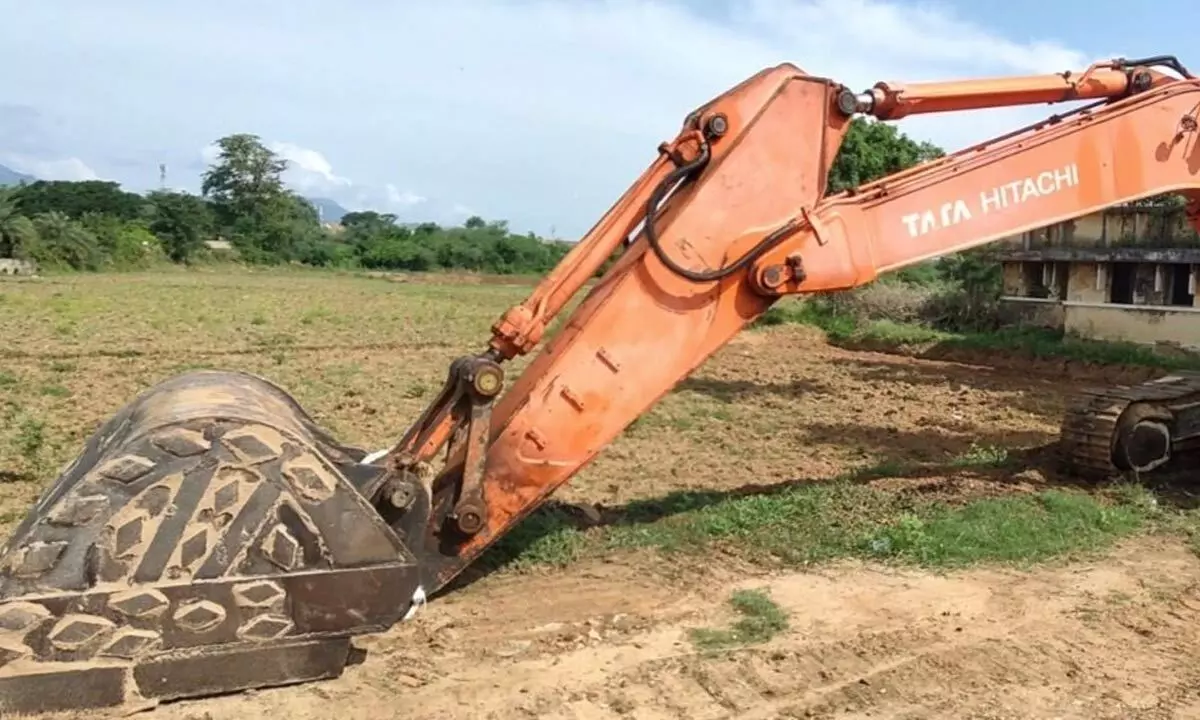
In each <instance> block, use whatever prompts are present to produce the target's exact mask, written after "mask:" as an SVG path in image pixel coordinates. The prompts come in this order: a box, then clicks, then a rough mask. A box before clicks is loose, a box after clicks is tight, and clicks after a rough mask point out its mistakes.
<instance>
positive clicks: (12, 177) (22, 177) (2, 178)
mask: <svg viewBox="0 0 1200 720" xmlns="http://www.w3.org/2000/svg"><path fill="white" fill-rule="evenodd" d="M34 180H37V178H35V177H34V176H32V175H26V174H25V173H19V172H17V171H16V170H13V169H12V168H6V167H4V166H3V165H0V185H16V184H18V183H20V182H22V181H24V182H33V181H34Z"/></svg>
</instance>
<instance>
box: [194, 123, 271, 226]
mask: <svg viewBox="0 0 1200 720" xmlns="http://www.w3.org/2000/svg"><path fill="white" fill-rule="evenodd" d="M216 145H217V151H218V152H217V158H216V160H215V161H214V162H213V163H212V164H211V165H210V166H209V167H208V169H207V170H205V171H204V175H203V178H202V181H201V185H200V192H201V194H203V195H204V197H206V198H208V199H210V200H211V201H212V203H213V206H214V209H216V210H217V214H218V215H219V216H220V220H221V221H222V224H230V223H231V222H232V221H233V219H234V218H236V217H238V216H245V215H253V214H255V212H256V211H257V210H259V209H261V206H262V205H263V204H264V203H267V202H271V201H273V200H276V199H278V198H279V196H281V195H283V194H284V192H285V190H284V187H283V179H282V175H283V172H284V171H285V170H287V161H286V160H284V159H282V158H280V157H278V156H276V155H275V153H273V152H271V150H270V149H269V148H267V147H266V146H265V145H263V143H262V140H261V139H260V138H259V137H258V136H257V135H251V134H249V133H238V134H235V135H227V136H225V137H223V138H221V139H219V140H217V142H216Z"/></svg>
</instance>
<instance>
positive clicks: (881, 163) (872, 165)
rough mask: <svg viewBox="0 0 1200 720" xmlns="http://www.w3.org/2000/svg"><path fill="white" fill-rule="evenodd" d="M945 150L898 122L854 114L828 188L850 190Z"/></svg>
mask: <svg viewBox="0 0 1200 720" xmlns="http://www.w3.org/2000/svg"><path fill="white" fill-rule="evenodd" d="M945 154H946V153H945V151H943V150H942V149H941V148H939V147H937V146H936V145H933V144H931V143H927V142H917V141H916V140H913V139H912V138H910V137H908V136H907V135H905V134H904V133H902V132H900V131H899V130H898V129H897V128H896V126H895V125H892V124H889V123H886V122H879V121H876V120H865V119H863V118H854V119H853V120H851V121H850V129H849V130H847V131H846V137H845V139H844V140H843V141H842V147H841V149H840V150H838V154H837V158H836V159H835V160H834V162H833V167H832V168H831V169H830V171H829V192H830V193H837V192H842V191H843V190H849V189H851V188H854V187H858V186H859V185H862V184H864V183H869V182H871V181H873V180H878V179H879V178H882V177H884V176H886V175H891V174H892V173H895V172H900V171H901V170H907V169H908V168H910V167H913V166H914V165H917V164H918V163H923V162H927V161H929V160H933V159H935V158H939V157H942V156H943V155H945Z"/></svg>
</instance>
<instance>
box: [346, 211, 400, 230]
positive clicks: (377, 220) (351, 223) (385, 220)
mask: <svg viewBox="0 0 1200 720" xmlns="http://www.w3.org/2000/svg"><path fill="white" fill-rule="evenodd" d="M395 224H396V216H395V215H393V214H392V213H378V212H375V211H374V210H360V211H355V212H348V213H346V214H345V215H343V216H342V227H344V228H347V229H350V228H355V229H364V230H383V229H386V228H389V227H391V226H393V225H395Z"/></svg>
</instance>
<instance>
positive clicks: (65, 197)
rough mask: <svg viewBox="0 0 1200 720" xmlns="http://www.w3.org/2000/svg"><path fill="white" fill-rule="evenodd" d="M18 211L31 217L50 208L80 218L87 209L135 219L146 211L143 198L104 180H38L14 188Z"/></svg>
mask: <svg viewBox="0 0 1200 720" xmlns="http://www.w3.org/2000/svg"><path fill="white" fill-rule="evenodd" d="M13 197H14V201H15V202H16V209H17V212H19V213H20V214H22V215H24V216H26V217H34V216H36V215H44V214H46V213H50V212H57V213H62V214H63V215H66V216H67V217H69V218H71V219H72V220H81V219H83V216H84V215H87V214H89V213H93V214H104V215H111V216H113V217H117V218H120V219H121V220H136V219H138V218H139V217H141V216H142V214H143V213H144V211H145V205H146V200H145V198H143V197H142V196H141V195H138V194H137V193H131V192H127V191H125V190H122V189H121V186H120V184H118V183H115V182H109V181H106V180H84V181H81V182H71V181H66V180H38V181H36V182H33V183H30V184H28V185H22V186H20V187H19V188H17V189H16V190H15V193H14V196H13Z"/></svg>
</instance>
